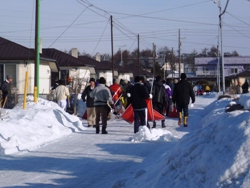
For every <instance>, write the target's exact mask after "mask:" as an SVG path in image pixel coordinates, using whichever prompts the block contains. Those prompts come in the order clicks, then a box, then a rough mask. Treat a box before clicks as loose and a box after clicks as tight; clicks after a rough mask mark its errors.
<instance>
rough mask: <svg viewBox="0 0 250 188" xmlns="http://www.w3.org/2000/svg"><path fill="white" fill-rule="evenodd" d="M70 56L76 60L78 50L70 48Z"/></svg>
mask: <svg viewBox="0 0 250 188" xmlns="http://www.w3.org/2000/svg"><path fill="white" fill-rule="evenodd" d="M71 55H72V56H73V57H75V58H78V49H77V48H72V49H71Z"/></svg>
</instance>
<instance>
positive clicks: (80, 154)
mask: <svg viewBox="0 0 250 188" xmlns="http://www.w3.org/2000/svg"><path fill="white" fill-rule="evenodd" d="M249 101H250V94H244V95H240V99H239V100H236V99H226V98H225V99H221V100H217V95H216V94H210V95H204V96H197V97H196V102H195V105H194V107H193V108H190V110H189V112H190V115H189V124H188V125H189V126H188V127H187V128H184V127H183V126H181V127H178V126H177V119H175V118H173V119H172V118H167V119H166V125H167V128H164V129H162V128H161V127H160V123H157V128H156V129H151V130H148V129H147V128H146V127H141V128H140V131H139V133H137V134H133V125H130V124H128V123H127V122H125V121H123V120H114V121H109V122H108V129H107V130H108V132H109V134H108V135H102V134H100V135H97V134H95V129H93V128H86V125H87V122H86V120H79V118H77V117H76V116H73V115H69V114H67V113H65V112H63V111H62V110H61V109H60V108H59V107H58V106H57V104H55V103H53V102H48V101H45V100H42V99H39V102H38V104H35V103H33V102H32V98H29V100H28V105H27V110H22V104H21V103H20V104H19V105H17V106H16V107H15V108H14V109H12V110H4V109H1V117H2V119H1V120H0V135H1V136H0V144H1V149H0V151H1V154H0V185H1V187H26V186H28V187H29V186H30V187H88V188H91V187H93V188H94V187H104V188H105V187H112V188H125V187H126V188H131V187H132V188H133V187H136V188H137V187H143V188H145V187H146V188H147V187H148V188H151V187H157V188H158V187H166V188H168V187H177V188H183V187H192V188H196V187H197V188H198V187H208V188H210V187H231V188H233V187H244V188H248V187H250V173H249V165H250V163H249V159H250V152H249V145H250V134H249V133H250V126H249V122H250V116H249V108H250V102H249ZM234 104H241V105H242V106H244V109H243V110H237V111H232V112H228V113H226V112H225V110H226V107H227V106H228V105H234ZM81 105H82V104H80V103H79V105H78V107H79V106H81ZM81 113H83V112H81ZM151 126H152V123H151ZM6 154H8V155H6Z"/></svg>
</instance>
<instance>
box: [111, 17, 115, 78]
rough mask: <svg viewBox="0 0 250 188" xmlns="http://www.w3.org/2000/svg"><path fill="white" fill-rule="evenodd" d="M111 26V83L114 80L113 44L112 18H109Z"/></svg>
mask: <svg viewBox="0 0 250 188" xmlns="http://www.w3.org/2000/svg"><path fill="white" fill-rule="evenodd" d="M110 25H111V64H112V67H111V69H112V82H113V80H114V44H113V17H112V16H110Z"/></svg>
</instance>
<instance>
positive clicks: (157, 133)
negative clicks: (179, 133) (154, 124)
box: [131, 126, 178, 142]
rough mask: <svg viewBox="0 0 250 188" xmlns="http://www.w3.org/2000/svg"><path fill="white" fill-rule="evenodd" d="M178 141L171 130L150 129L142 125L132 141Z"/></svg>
mask: <svg viewBox="0 0 250 188" xmlns="http://www.w3.org/2000/svg"><path fill="white" fill-rule="evenodd" d="M147 140H148V141H150V140H153V141H156V140H157V141H165V142H169V141H176V140H178V138H177V137H175V136H174V135H173V134H172V133H171V132H170V131H167V130H162V129H151V130H149V129H148V128H147V127H146V126H140V127H139V132H137V133H136V134H135V135H134V136H133V138H132V140H131V141H132V142H142V141H147Z"/></svg>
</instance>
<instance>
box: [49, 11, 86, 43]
mask: <svg viewBox="0 0 250 188" xmlns="http://www.w3.org/2000/svg"><path fill="white" fill-rule="evenodd" d="M87 8H88V7H86V8H85V9H84V10H83V11H82V12H81V13H80V14H79V15H78V16H77V17H76V18H75V19H74V20H73V22H72V23H71V24H70V25H69V26H68V27H67V28H66V29H65V30H64V31H63V32H62V33H61V34H60V35H59V36H58V37H57V38H56V40H55V41H54V42H52V44H51V45H50V46H49V48H50V47H51V46H52V45H53V44H54V43H55V42H56V41H57V40H58V39H59V38H60V37H61V36H62V35H63V34H64V33H65V32H66V31H67V30H68V29H69V28H70V27H71V26H72V25H73V24H74V23H75V22H76V20H77V19H78V18H79V17H80V16H81V15H82V14H83V13H84V12H85V10H86V9H87Z"/></svg>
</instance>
